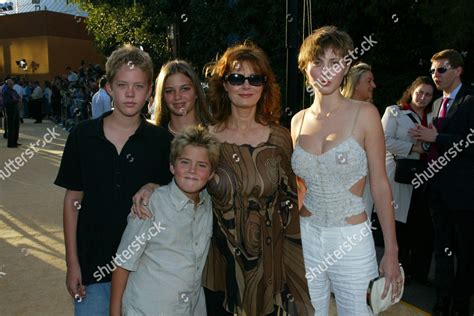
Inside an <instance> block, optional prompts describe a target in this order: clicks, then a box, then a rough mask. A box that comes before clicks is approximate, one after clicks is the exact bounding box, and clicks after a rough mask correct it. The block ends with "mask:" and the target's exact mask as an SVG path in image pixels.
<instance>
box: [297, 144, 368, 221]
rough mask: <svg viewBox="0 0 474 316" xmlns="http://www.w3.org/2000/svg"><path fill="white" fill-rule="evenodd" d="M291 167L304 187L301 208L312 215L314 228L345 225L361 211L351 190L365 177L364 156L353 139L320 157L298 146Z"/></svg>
mask: <svg viewBox="0 0 474 316" xmlns="http://www.w3.org/2000/svg"><path fill="white" fill-rule="evenodd" d="M291 164H292V167H293V170H294V172H295V174H296V175H297V176H299V177H300V178H301V179H303V180H304V182H305V184H306V188H307V191H306V195H305V197H304V205H305V207H306V208H307V209H308V211H310V212H311V213H312V214H313V215H312V216H310V217H309V220H310V221H311V222H313V223H314V224H315V225H318V226H324V227H335V226H348V225H350V224H349V223H347V221H346V218H347V217H350V216H353V215H357V214H360V213H362V212H363V211H364V209H365V205H364V202H363V200H362V197H359V196H356V195H354V194H353V193H352V192H351V191H350V190H351V188H352V186H353V185H354V184H356V183H357V182H358V181H359V180H360V179H362V178H363V177H365V176H366V175H367V155H366V152H365V150H364V149H363V148H362V147H361V146H360V145H359V143H358V142H357V141H356V140H355V139H354V138H353V137H352V136H350V137H348V138H346V139H345V140H344V141H343V142H342V143H340V144H338V145H337V146H335V147H333V148H331V149H330V150H328V151H326V152H324V153H323V154H320V155H315V154H312V153H309V152H307V151H305V150H304V149H303V148H302V147H301V146H300V145H299V144H298V143H297V144H296V146H295V150H294V151H293V155H292V158H291Z"/></svg>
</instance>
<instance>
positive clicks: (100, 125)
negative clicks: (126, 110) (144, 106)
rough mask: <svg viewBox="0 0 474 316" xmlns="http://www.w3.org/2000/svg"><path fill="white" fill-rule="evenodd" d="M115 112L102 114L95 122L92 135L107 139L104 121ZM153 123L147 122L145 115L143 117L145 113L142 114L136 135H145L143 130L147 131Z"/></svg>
mask: <svg viewBox="0 0 474 316" xmlns="http://www.w3.org/2000/svg"><path fill="white" fill-rule="evenodd" d="M113 112H114V110H110V111H108V112H105V113H104V114H102V116H100V117H98V118H96V119H95V120H93V121H95V124H94V125H95V127H94V128H93V129H91V130H90V131H91V135H99V136H101V137H104V138H105V135H104V119H105V118H106V117H107V116H109V115H111V114H112V113H113ZM149 124H151V123H149V122H148V121H147V120H146V117H145V115H143V113H140V125H139V126H138V128H137V130H136V131H135V133H134V135H141V134H142V133H143V130H144V129H145V127H146V126H147V125H149Z"/></svg>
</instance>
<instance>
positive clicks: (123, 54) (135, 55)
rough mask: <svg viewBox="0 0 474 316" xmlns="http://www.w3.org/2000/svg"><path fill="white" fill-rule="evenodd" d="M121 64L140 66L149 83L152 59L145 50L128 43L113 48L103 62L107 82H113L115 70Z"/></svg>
mask: <svg viewBox="0 0 474 316" xmlns="http://www.w3.org/2000/svg"><path fill="white" fill-rule="evenodd" d="M123 65H128V66H129V67H130V68H133V67H138V68H140V69H141V70H142V71H143V72H144V73H145V74H146V76H147V83H148V84H151V82H152V80H153V61H152V60H151V57H150V55H148V53H147V52H144V51H142V50H141V49H139V48H138V47H135V46H132V45H129V44H127V45H124V46H122V47H120V48H119V49H116V50H114V51H113V52H112V54H111V55H110V56H109V58H107V63H106V64H105V76H106V78H107V81H108V82H109V83H112V82H113V80H114V77H115V75H116V74H117V71H118V70H119V69H120V67H122V66H123Z"/></svg>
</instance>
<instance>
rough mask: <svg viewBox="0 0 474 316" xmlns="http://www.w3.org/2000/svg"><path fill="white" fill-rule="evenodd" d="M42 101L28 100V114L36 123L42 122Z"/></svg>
mask: <svg viewBox="0 0 474 316" xmlns="http://www.w3.org/2000/svg"><path fill="white" fill-rule="evenodd" d="M42 103H43V99H41V98H39V99H31V100H30V112H31V115H32V116H33V118H34V119H35V121H36V122H41V121H42V120H43V111H42V109H41V105H42Z"/></svg>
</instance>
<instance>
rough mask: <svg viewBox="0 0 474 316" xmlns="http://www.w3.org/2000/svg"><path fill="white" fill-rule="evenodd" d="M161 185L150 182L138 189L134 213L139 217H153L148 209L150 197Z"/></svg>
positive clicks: (133, 205) (134, 201)
mask: <svg viewBox="0 0 474 316" xmlns="http://www.w3.org/2000/svg"><path fill="white" fill-rule="evenodd" d="M157 187H159V185H157V184H153V183H148V184H145V185H144V186H142V187H141V188H140V190H138V192H137V193H135V195H134V196H133V198H132V200H133V204H132V208H131V211H132V214H133V215H134V216H138V218H141V219H146V218H150V217H151V213H150V211H149V210H148V209H147V206H148V203H149V202H150V197H151V195H152V194H153V191H154V190H155V189H156V188H157Z"/></svg>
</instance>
